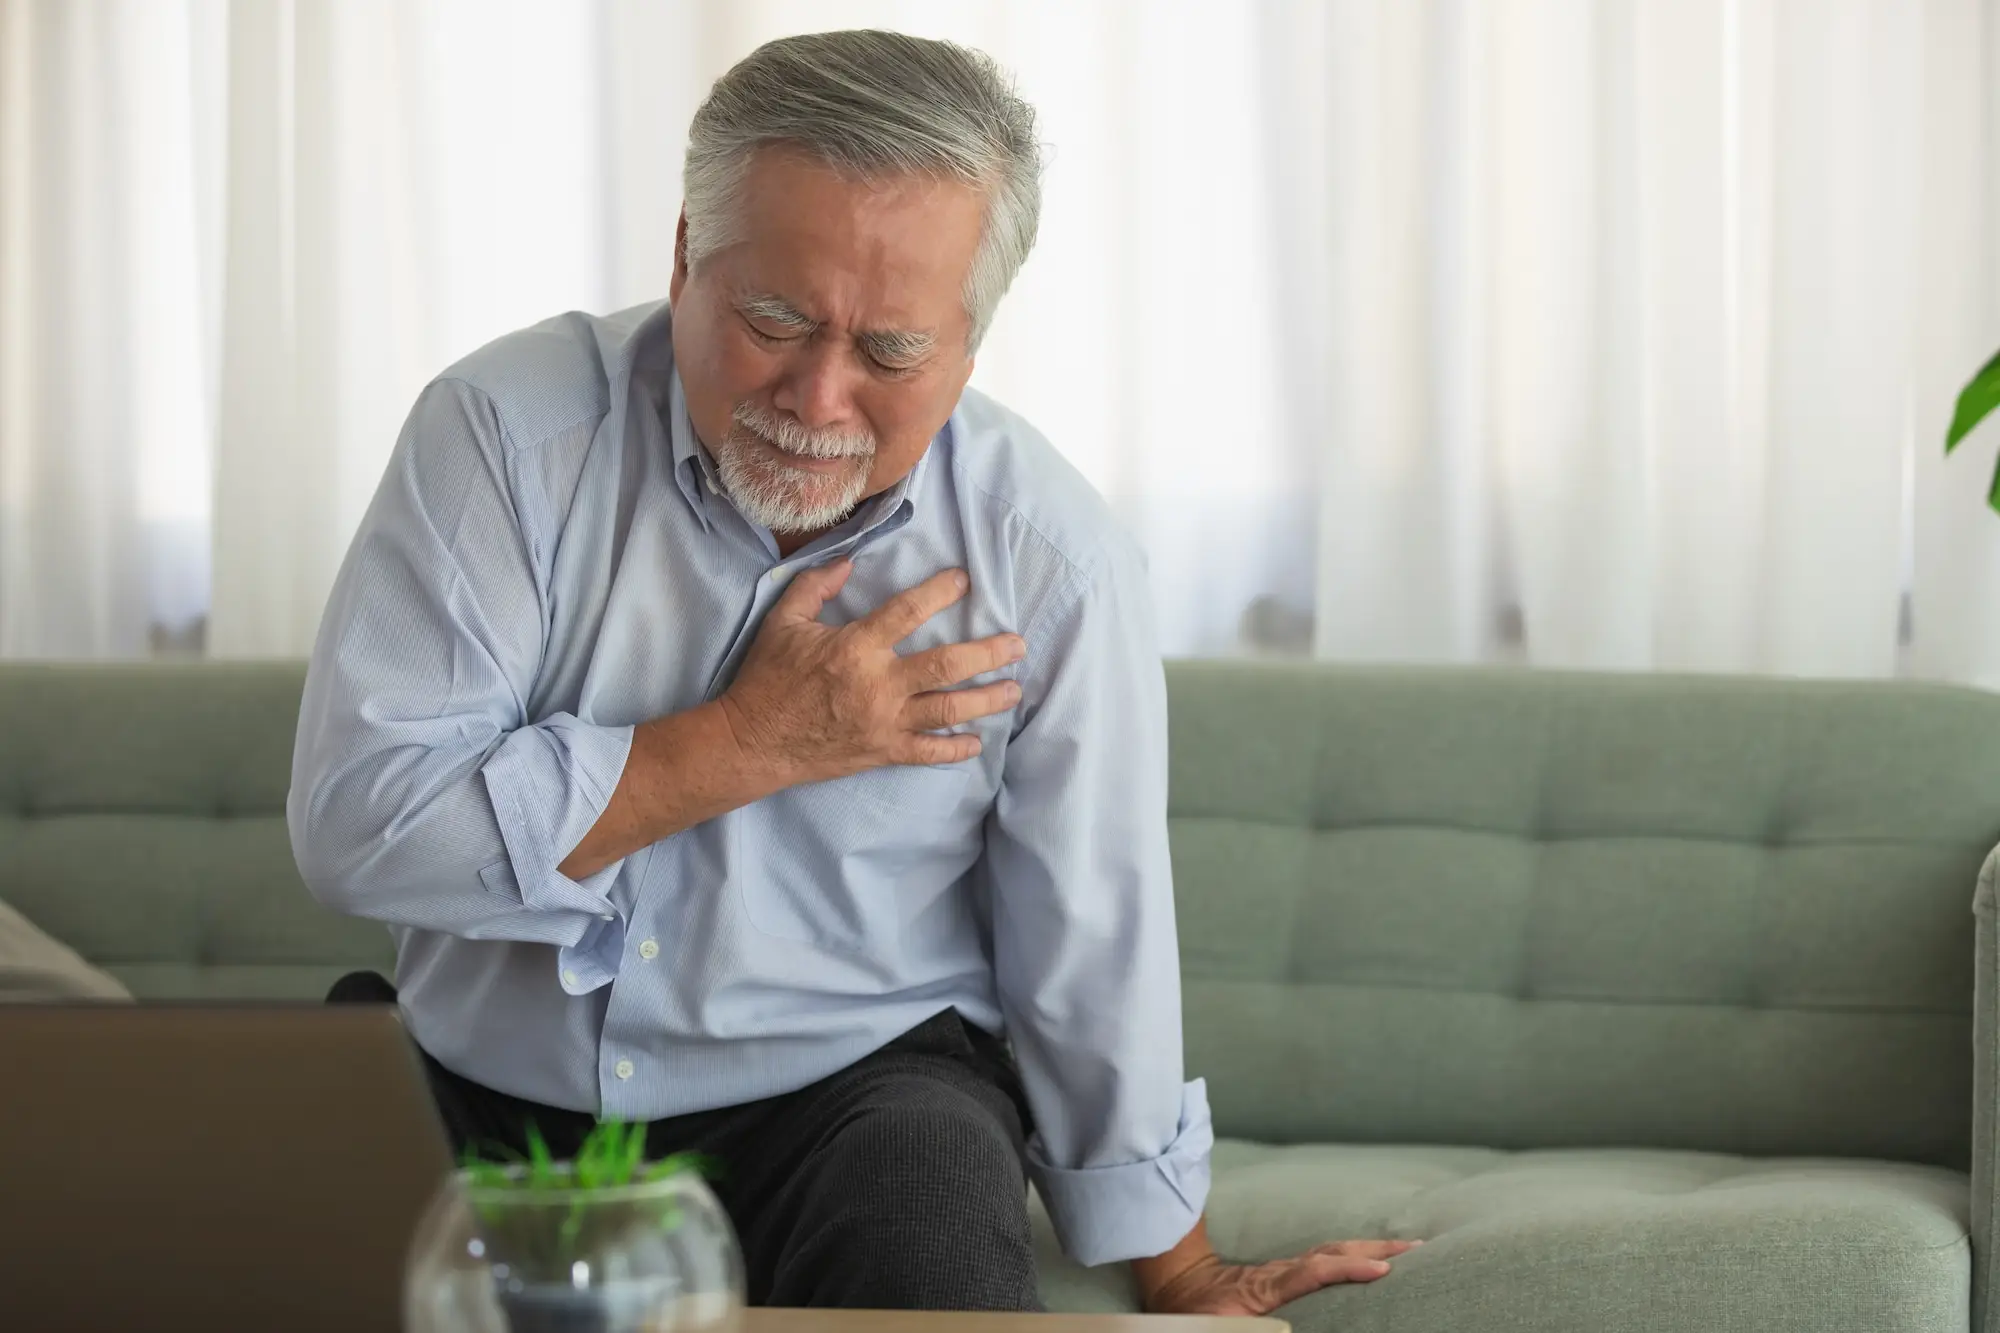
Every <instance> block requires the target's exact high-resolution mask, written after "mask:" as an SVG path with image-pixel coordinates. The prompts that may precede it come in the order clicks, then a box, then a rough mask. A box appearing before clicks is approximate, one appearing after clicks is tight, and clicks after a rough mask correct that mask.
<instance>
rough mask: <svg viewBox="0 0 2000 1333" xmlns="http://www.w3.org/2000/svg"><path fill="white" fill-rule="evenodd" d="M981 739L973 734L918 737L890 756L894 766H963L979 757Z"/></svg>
mask: <svg viewBox="0 0 2000 1333" xmlns="http://www.w3.org/2000/svg"><path fill="white" fill-rule="evenodd" d="M980 748H981V747H980V744H979V737H977V736H975V735H973V734H972V733H971V732H966V733H965V734H963V735H959V736H929V735H916V736H911V737H909V738H908V739H907V740H905V741H904V742H903V743H902V744H901V745H899V746H897V747H896V750H895V753H894V754H892V755H890V757H889V762H891V763H894V764H932V765H936V764H962V763H964V762H965V761H966V760H968V759H976V758H978V757H979V751H980Z"/></svg>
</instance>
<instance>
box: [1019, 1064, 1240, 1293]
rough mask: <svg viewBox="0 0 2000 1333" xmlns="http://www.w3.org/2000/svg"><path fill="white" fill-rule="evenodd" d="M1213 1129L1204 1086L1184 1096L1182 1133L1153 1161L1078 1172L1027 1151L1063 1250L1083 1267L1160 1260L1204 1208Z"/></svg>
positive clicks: (1037, 1144) (1038, 1148)
mask: <svg viewBox="0 0 2000 1333" xmlns="http://www.w3.org/2000/svg"><path fill="white" fill-rule="evenodd" d="M1214 1147H1215V1130H1214V1128H1213V1127H1212V1126H1211V1125H1210V1123H1209V1117H1208V1085H1207V1083H1205V1082H1204V1081H1203V1080H1201V1079H1195V1080H1194V1081H1193V1082H1192V1083H1189V1084H1187V1085H1186V1086H1185V1087H1184V1088H1182V1090H1181V1121H1180V1128H1179V1130H1178V1131H1177V1132H1176V1133H1175V1134H1174V1141H1173V1142H1172V1143H1169V1144H1168V1145H1167V1147H1166V1151H1164V1152H1162V1153H1161V1154H1160V1155H1159V1156H1158V1157H1149V1158H1145V1159H1143V1160H1141V1161H1137V1162H1125V1163H1122V1164H1121V1165H1118V1166H1092V1167H1083V1168H1081V1169H1072V1168H1067V1167H1059V1166H1055V1165H1052V1164H1051V1163H1049V1162H1047V1161H1045V1160H1043V1158H1042V1145H1041V1140H1040V1138H1039V1137H1037V1138H1036V1139H1035V1140H1034V1142H1032V1143H1030V1144H1029V1145H1028V1170H1029V1172H1030V1174H1032V1175H1033V1176H1034V1179H1035V1189H1036V1190H1037V1191H1038V1192H1039V1193H1040V1194H1041V1196H1042V1202H1043V1203H1045V1204H1047V1205H1048V1209H1049V1217H1050V1219H1051V1220H1052V1221H1053V1222H1054V1223H1055V1226H1056V1237H1057V1238H1058V1239H1059V1240H1061V1241H1062V1247H1063V1250H1064V1251H1065V1252H1066V1253H1067V1254H1068V1255H1069V1256H1070V1258H1072V1259H1074V1260H1076V1261H1077V1262H1078V1263H1080V1264H1086V1265H1092V1264H1108V1263H1112V1262H1114V1261H1117V1260H1120V1259H1144V1258H1150V1257H1151V1256H1153V1255H1156V1254H1165V1253H1166V1252H1167V1251H1168V1250H1171V1249H1172V1248H1173V1247H1174V1246H1176V1245H1178V1244H1180V1243H1181V1241H1183V1240H1185V1239H1186V1238H1187V1234H1188V1232H1190V1231H1192V1230H1194V1224H1195V1223H1196V1222H1197V1221H1199V1220H1200V1219H1201V1210H1202V1209H1203V1208H1204V1207H1206V1206H1207V1204H1208V1157H1209V1152H1210V1151H1211V1150H1212V1149H1213V1148H1214Z"/></svg>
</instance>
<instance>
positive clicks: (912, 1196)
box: [777, 1097, 1037, 1310]
mask: <svg viewBox="0 0 2000 1333" xmlns="http://www.w3.org/2000/svg"><path fill="white" fill-rule="evenodd" d="M827 1147H828V1149H829V1150H830V1151H831V1152H832V1154H833V1155H834V1156H835V1158H836V1159H837V1160H838V1162H839V1168H838V1169H837V1170H835V1171H834V1172H832V1173H830V1175H831V1178H830V1179H828V1180H827V1181H826V1182H825V1183H826V1186H828V1187H830V1188H827V1189H826V1190H825V1192H824V1193H822V1194H821V1195H820V1198H821V1200H822V1201H823V1203H824V1211H823V1212H819V1214H818V1215H817V1216H816V1217H815V1218H814V1219H813V1222H817V1223H818V1225H816V1226H815V1225H812V1223H810V1222H808V1223H807V1224H806V1226H805V1227H804V1229H803V1234H801V1235H799V1236H798V1239H799V1240H800V1241H802V1242H803V1244H801V1245H800V1246H798V1247H797V1248H796V1249H794V1250H793V1252H792V1253H791V1254H790V1255H789V1256H788V1259H789V1262H787V1263H786V1264H785V1265H784V1268H785V1269H786V1270H787V1271H786V1272H784V1273H783V1274H781V1276H780V1280H779V1282H778V1284H777V1295H778V1296H780V1297H782V1296H783V1295H785V1294H786V1293H789V1292H793V1291H798V1290H806V1291H809V1292H810V1298H809V1299H804V1300H799V1301H797V1302H796V1303H798V1304H814V1305H816V1304H827V1305H847V1306H865V1307H872V1308H877V1309H894V1308H904V1309H999V1310H1030V1309H1034V1308H1036V1306H1037V1302H1036V1295H1035V1292H1036V1285H1037V1284H1036V1275H1035V1256H1034V1239H1033V1234H1032V1231H1031V1229H1030V1227H1029V1224H1028V1209H1027V1180H1026V1177H1025V1175H1024V1173H1023V1169H1022V1163H1021V1159H1020V1157H1019V1155H1018V1151H1017V1149H1016V1146H1015V1142H1014V1139H1013V1137H1012V1136H1011V1135H1010V1134H1009V1132H1008V1130H1007V1127H1006V1126H1005V1125H1004V1124H1003V1123H1001V1122H999V1121H998V1120H996V1119H995V1117H994V1116H993V1115H992V1113H990V1112H988V1111H986V1110H985V1109H984V1108H983V1107H981V1106H980V1105H979V1103H978V1102H977V1100H976V1099H973V1098H969V1097H968V1098H965V1099H963V1102H962V1103H961V1102H959V1101H958V1099H955V1098H949V1097H945V1098H924V1099H919V1100H913V1101H899V1102H896V1103H893V1104H887V1105H880V1106H876V1107H873V1108H870V1109H868V1110H867V1111H866V1112H865V1113H862V1114H859V1115H856V1116H855V1117H854V1118H853V1119H851V1120H849V1121H848V1122H847V1123H845V1124H844V1125H842V1126H841V1128H840V1130H839V1131H838V1132H837V1133H836V1134H835V1135H833V1136H832V1139H831V1141H830V1142H829V1143H828V1145H827ZM815 1211H817V1210H815ZM801 1221H802V1222H804V1221H805V1219H801ZM836 1256H837V1257H836ZM778 1303H781V1304H782V1303H787V1302H785V1301H784V1300H783V1299H779V1300H778Z"/></svg>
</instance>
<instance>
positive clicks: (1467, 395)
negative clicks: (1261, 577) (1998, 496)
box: [1285, 0, 2000, 682]
mask: <svg viewBox="0 0 2000 1333" xmlns="http://www.w3.org/2000/svg"><path fill="white" fill-rule="evenodd" d="M1294 13H1295V14H1298V15H1301V16H1310V22H1311V23H1312V24H1313V25H1314V31H1313V34H1312V36H1311V37H1310V38H1309V39H1296V38H1295V40H1296V44H1295V46H1294V47H1293V50H1292V55H1291V58H1290V60H1289V61H1288V62H1287V63H1286V66H1285V68H1286V71H1287V74H1288V76H1289V78H1288V89H1289V92H1288V96H1289V99H1290V101H1291V103H1292V105H1293V111H1292V113H1291V114H1290V115H1289V116H1287V117H1286V119H1287V121H1288V122H1289V123H1291V124H1293V125H1295V126H1296V127H1298V128H1297V134H1298V147H1297V155H1298V156H1299V157H1300V158H1301V159H1302V160H1304V161H1307V162H1311V163H1315V164H1318V165H1319V166H1320V167H1321V168H1322V169H1323V171H1324V173H1325V178H1326V180H1327V181H1328V185H1327V186H1326V187H1325V189H1326V193H1325V195H1324V196H1323V202H1320V203H1318V206H1317V207H1312V208H1308V209H1307V211H1306V217H1305V220H1304V221H1303V222H1302V223H1301V226H1302V227H1303V229H1304V230H1305V231H1306V232H1307V234H1308V235H1313V236H1319V237H1324V238H1328V239H1329V240H1330V242H1331V243H1330V244H1329V245H1327V246H1326V247H1325V248H1324V250H1322V251H1321V252H1320V253H1319V255H1318V256H1317V261H1318V262H1317V263H1316V264H1315V266H1314V267H1313V268H1312V270H1311V277H1310V279H1309V282H1308V289H1309V290H1310V291H1311V292H1312V293H1313V294H1314V295H1313V300H1312V305H1313V306H1314V307H1316V308H1318V309H1322V310H1325V311H1327V312H1328V314H1329V318H1328V320H1327V323H1326V327H1325V330H1324V336H1323V339H1322V340H1320V341H1318V342H1317V343H1316V344H1315V349H1314V354H1313V356H1312V357H1311V358H1310V360H1311V363H1312V364H1314V365H1317V366H1320V367H1323V368H1324V369H1325V371H1326V374H1325V376H1324V377H1323V378H1322V379H1320V380H1319V381H1318V382H1317V383H1316V384H1314V385H1313V388H1315V389H1316V390H1317V392H1318V396H1317V397H1311V396H1309V397H1308V398H1307V399H1306V402H1307V404H1308V405H1309V406H1310V407H1312V408H1314V409H1316V414H1317V415H1318V417H1319V418H1320V420H1322V421H1323V423H1324V429H1323V434H1322V436H1321V438H1322V440H1323V443H1324V447H1322V448H1321V449H1320V450H1319V451H1318V457H1319V458H1320V460H1321V464H1322V471H1321V473H1320V479H1319V492H1318V493H1319V502H1320V507H1319V522H1318V527H1317V532H1318V536H1319V547H1318V553H1319V565H1318V570H1319V580H1318V608H1319V616H1318V623H1317V633H1316V642H1317V646H1318V649H1319V651H1320V652H1322V653H1324V654H1326V655H1329V656H1336V657H1366V658H1386V659H1399V660H1400V659H1430V660H1476V659H1480V658H1486V657H1493V656H1508V655H1516V656H1524V657H1525V658H1526V659H1527V660H1529V661H1532V662H1535V663H1541V664H1552V665H1572V666H1586V667H1614V668H1656V667H1657V668H1685V669H1714V670H1764V671H1775V672H1783V673H1794V674H1811V675H1852V676H1875V675H1885V674H1890V673H1892V672H1895V671H1897V670H1898V669H1899V667H1900V668H1902V669H1906V670H1915V671H1918V672H1921V673H1924V674H1933V675H1941V676H1950V677H1959V678H1964V679H1971V680H1983V681H1989V682H1995V681H2000V597H1996V595H1995V594H2000V584H1996V581H1995V580H1996V576H2000V521H1996V519H1995V518H1994V516H1993V515H1991V514H1990V513H1987V512H1986V511H1985V510H1984V505H1983V499H1984V492H1985V480H1986V478H1985V475H1984V471H1983V466H1984V465H1983V464H1982V463H1975V462H1973V461H1972V460H1970V459H1960V460H1957V461H1956V462H1955V463H1954V464H1953V465H1952V466H1950V467H1949V468H1947V467H1946V466H1945V464H1944V461H1943V459H1942V457H1941V454H1940V447H1939V441H1940V440H1941V439H1942V434H1943V428H1944V423H1945V421H1946V420H1947V417H1948V414H1949V410H1950V402H1951V397H1952V393H1953V391H1954V390H1955V389H1956V387H1957V386H1958V384H1959V383H1960V382H1961V381H1962V380H1963V379H1964V378H1966V377H1968V376H1969V375H1970V373H1971V371H1972V370H1973V369H1974V368H1975V367H1977V366H1978V365H1979V364H1981V362H1982V360H1983V358H1984V357H1985V356H1986V355H1990V349H1991V348H1992V347H1993V346H1994V345H1996V343H2000V263H1996V260H2000V193H1996V192H1997V191H2000V100H1996V89H2000V7H1996V6H1995V5H1994V4H1992V3H1988V2H1985V0H1790V2H1787V0H1671V3H1653V2H1652V0H1624V2H1622V3H1621V2H1619V0H1604V2H1603V3H1584V2H1582V0H1575V2H1572V3H1533V4H1477V3H1429V4H1401V3H1395V2H1394V0H1383V2H1382V3H1364V4H1336V5H1331V6H1326V7H1323V8H1322V7H1319V6H1312V5H1303V6H1300V8H1299V9H1298V10H1296V11H1294ZM1329 74H1330V77H1329ZM1316 202H1317V201H1316ZM1299 253H1300V254H1301V256H1302V258H1305V259H1307V260H1308V261H1311V260H1313V259H1314V258H1315V256H1314V255H1313V254H1312V253H1311V252H1310V251H1309V250H1301V251H1300V252H1299ZM1906 596H1907V600H1906ZM1906 620H1907V621H1908V624H1907V625H1906V624H1905V623H1904V622H1905V621H1906ZM1909 629H1914V636H1913V640H1912V643H1911V652H1910V653H1908V654H1907V655H1899V651H1898V649H1899V641H1900V640H1901V639H1903V638H1905V637H1909V636H1908V635H1907V630H1909Z"/></svg>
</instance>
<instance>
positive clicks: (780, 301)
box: [736, 293, 819, 333]
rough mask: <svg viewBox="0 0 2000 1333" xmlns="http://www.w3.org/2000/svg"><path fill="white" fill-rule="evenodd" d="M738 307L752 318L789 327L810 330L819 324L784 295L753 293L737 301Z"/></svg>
mask: <svg viewBox="0 0 2000 1333" xmlns="http://www.w3.org/2000/svg"><path fill="white" fill-rule="evenodd" d="M736 308H737V309H738V310H740V311H742V312H743V313H744V314H745V315H746V316H748V317H749V318H751V319H761V320H765V321H766V322H768V323H772V324H779V325H782V326H784V327H785V328H788V329H797V330H799V331H800V332H802V333H803V332H810V331H812V330H813V329H816V328H818V327H819V324H818V323H817V322H816V321H814V320H812V319H809V318H807V317H806V316H805V315H803V314H801V313H800V311H799V308H798V307H797V306H795V305H793V304H792V303H791V302H790V301H787V300H786V299H785V298H784V297H782V296H772V295H770V294H768V293H753V294H752V295H749V296H746V297H744V298H743V299H742V300H740V301H738V302H737V303H736Z"/></svg>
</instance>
